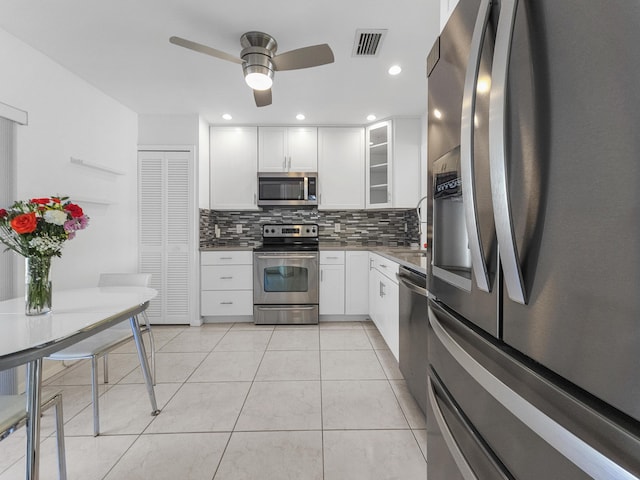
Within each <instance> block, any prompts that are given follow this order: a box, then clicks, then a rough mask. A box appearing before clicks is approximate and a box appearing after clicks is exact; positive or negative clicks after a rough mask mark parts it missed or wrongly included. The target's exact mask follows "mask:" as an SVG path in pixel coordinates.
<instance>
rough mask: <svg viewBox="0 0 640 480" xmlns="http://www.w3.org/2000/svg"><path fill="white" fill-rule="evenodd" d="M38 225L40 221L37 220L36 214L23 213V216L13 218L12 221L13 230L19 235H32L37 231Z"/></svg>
mask: <svg viewBox="0 0 640 480" xmlns="http://www.w3.org/2000/svg"><path fill="white" fill-rule="evenodd" d="M37 225H38V220H37V219H36V214H35V212H29V213H23V214H22V215H18V216H17V217H13V219H12V220H11V228H13V229H14V230H15V231H16V233H19V234H23V233H31V232H33V231H34V230H35V229H36V227H37Z"/></svg>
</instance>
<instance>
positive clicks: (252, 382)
mask: <svg viewBox="0 0 640 480" xmlns="http://www.w3.org/2000/svg"><path fill="white" fill-rule="evenodd" d="M234 325H235V324H234ZM232 328H233V327H232ZM229 330H231V329H229ZM273 332H275V328H274V329H273V330H271V335H269V340H268V341H267V344H266V345H265V347H264V351H263V352H262V357H260V362H258V366H257V368H256V371H255V373H254V374H253V379H252V380H251V385H249V388H248V389H247V393H246V395H245V396H244V400H243V401H242V405H241V406H240V409H239V410H238V416H237V417H236V421H235V422H234V423H233V427H232V428H231V433H230V434H229V438H228V439H227V442H226V443H225V445H224V448H223V449H222V454H221V455H220V460H219V461H218V465H216V469H215V471H214V472H213V477H211V480H215V478H216V475H217V474H218V470H220V465H222V460H223V459H224V455H225V453H227V448H228V447H229V443H231V438H232V437H233V434H234V432H235V431H236V426H237V425H238V420H240V415H242V410H243V409H244V406H245V405H246V403H247V398H249V394H250V393H251V388H252V387H253V384H254V382H255V380H256V376H257V375H258V371H259V370H260V365H262V361H263V360H264V356H265V355H266V353H267V348H268V347H269V342H271V339H272V338H273Z"/></svg>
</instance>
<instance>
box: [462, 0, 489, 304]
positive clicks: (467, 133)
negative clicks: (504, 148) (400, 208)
mask: <svg viewBox="0 0 640 480" xmlns="http://www.w3.org/2000/svg"><path fill="white" fill-rule="evenodd" d="M490 12H491V1H490V0H482V3H481V4H480V9H479V12H478V17H477V18H476V24H475V27H474V29H473V36H472V38H471V53H470V55H469V62H468V63H467V73H466V75H465V80H464V93H463V96H462V114H461V119H460V120H461V121H460V173H461V176H462V198H463V202H462V205H463V208H464V218H465V223H466V225H467V234H468V235H469V250H470V253H471V264H472V265H473V272H474V274H475V278H476V283H477V285H478V288H479V289H480V290H482V291H485V292H490V291H491V284H490V282H489V273H488V271H487V262H486V261H485V256H484V249H483V246H482V240H481V236H480V223H479V222H478V205H477V201H476V181H475V174H474V158H473V140H474V138H473V136H474V121H473V120H474V117H475V110H476V86H477V84H478V74H479V70H480V57H481V55H482V44H483V42H484V37H485V32H486V31H487V23H488V22H489V13H490Z"/></svg>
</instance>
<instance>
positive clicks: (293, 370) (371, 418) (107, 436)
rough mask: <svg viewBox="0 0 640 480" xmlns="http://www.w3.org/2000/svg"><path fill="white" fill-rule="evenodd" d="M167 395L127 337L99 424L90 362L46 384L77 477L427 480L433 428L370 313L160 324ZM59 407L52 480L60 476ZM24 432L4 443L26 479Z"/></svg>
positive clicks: (45, 449) (1, 447) (49, 439)
mask: <svg viewBox="0 0 640 480" xmlns="http://www.w3.org/2000/svg"><path fill="white" fill-rule="evenodd" d="M154 333H155V338H156V348H157V351H158V353H157V375H158V378H157V381H158V384H157V386H156V396H157V401H158V405H159V407H160V408H161V409H162V412H161V413H160V415H159V416H157V417H152V416H151V415H150V408H151V407H150V405H149V401H148V397H147V394H146V391H145V388H144V385H143V383H142V375H141V374H140V369H139V367H138V366H137V363H136V362H137V359H136V356H135V355H134V352H135V350H134V346H133V344H132V343H129V344H127V345H125V346H123V347H121V348H120V349H119V350H118V351H116V352H114V353H111V354H110V355H109V360H110V362H109V366H110V368H109V379H110V383H109V384H108V385H102V386H101V387H100V388H101V397H100V415H101V431H102V434H101V435H100V436H99V437H97V438H94V437H93V436H92V435H91V432H92V412H91V404H90V402H91V398H90V397H91V389H90V386H89V379H90V376H89V374H90V370H89V366H88V362H87V361H84V362H80V363H79V364H77V365H74V366H73V367H71V368H69V369H68V370H66V371H65V372H63V373H62V374H59V375H57V376H56V377H54V378H52V379H50V380H49V381H47V382H46V383H47V387H46V388H47V389H57V390H62V392H63V404H64V415H65V438H66V444H67V465H68V473H69V479H70V480H103V479H104V480H137V479H140V480H146V479H156V480H158V479H159V480H163V479H167V480H241V479H244V480H285V479H291V480H306V479H309V480H383V479H398V480H425V479H426V478H427V467H426V460H425V459H426V442H427V435H426V429H425V428H426V426H425V419H424V415H423V414H422V412H421V411H420V410H419V408H418V407H417V405H416V403H415V401H414V400H413V398H412V397H411V395H410V394H409V391H408V389H407V387H406V384H405V382H404V380H403V379H402V375H401V373H400V371H399V369H398V366H397V363H396V361H395V359H394V357H393V355H392V354H391V352H390V351H389V350H388V349H387V347H386V345H385V344H384V340H382V337H381V336H380V334H379V333H378V331H377V330H376V329H375V326H374V325H373V324H372V323H370V322H365V323H360V322H353V323H352V322H348V323H347V322H327V323H321V324H320V325H314V326H295V327H294V326H277V327H271V326H255V325H253V324H206V325H204V326H202V327H181V326H180V327H178V326H157V327H155V328H154ZM52 434H53V419H52V413H51V412H47V413H46V414H45V416H44V418H43V421H42V436H43V441H42V456H41V478H42V480H49V479H56V478H57V470H56V463H55V458H56V457H55V451H56V450H55V437H53V436H52ZM24 442H25V438H24V429H22V430H21V431H19V432H16V433H14V434H13V435H11V436H10V437H9V438H8V439H6V440H4V441H2V442H0V480H10V479H23V478H24Z"/></svg>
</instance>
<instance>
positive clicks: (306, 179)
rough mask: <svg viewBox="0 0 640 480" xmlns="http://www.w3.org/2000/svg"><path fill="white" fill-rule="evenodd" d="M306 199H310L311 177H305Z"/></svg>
mask: <svg viewBox="0 0 640 480" xmlns="http://www.w3.org/2000/svg"><path fill="white" fill-rule="evenodd" d="M304 199H305V200H309V177H304Z"/></svg>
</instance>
